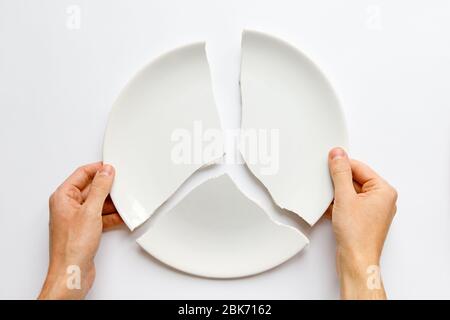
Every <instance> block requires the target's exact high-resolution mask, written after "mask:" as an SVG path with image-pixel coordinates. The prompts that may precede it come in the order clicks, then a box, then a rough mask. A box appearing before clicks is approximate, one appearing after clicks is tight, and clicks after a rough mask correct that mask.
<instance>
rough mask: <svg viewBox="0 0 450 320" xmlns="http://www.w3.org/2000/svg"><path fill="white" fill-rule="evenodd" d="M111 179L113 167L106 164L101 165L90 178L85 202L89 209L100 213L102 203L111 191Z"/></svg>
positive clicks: (112, 177)
mask: <svg viewBox="0 0 450 320" xmlns="http://www.w3.org/2000/svg"><path fill="white" fill-rule="evenodd" d="M113 180H114V168H113V167H112V166H111V165H108V164H105V165H103V167H102V168H101V169H100V170H99V171H98V172H97V173H96V175H95V177H94V179H93V180H92V183H91V187H90V189H89V193H88V195H87V198H86V202H85V204H86V207H87V208H88V209H89V211H91V212H98V213H100V214H101V213H102V209H103V204H104V202H105V199H106V197H107V196H108V194H109V192H110V191H111V187H112V183H113Z"/></svg>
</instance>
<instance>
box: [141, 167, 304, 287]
mask: <svg viewBox="0 0 450 320" xmlns="http://www.w3.org/2000/svg"><path fill="white" fill-rule="evenodd" d="M137 242H138V243H139V245H141V246H142V247H143V248H144V249H145V250H146V251H147V252H149V253H150V254H151V255H152V256H154V257H155V258H157V259H159V260H160V261H162V262H164V263H166V264H167V265H169V266H171V267H173V268H176V269H178V270H181V271H184V272H187V273H190V274H193V275H198V276H202V277H209V278H237V277H245V276H249V275H254V274H258V273H261V272H264V271H266V270H269V269H272V268H274V267H276V266H278V265H279V264H281V263H283V262H284V261H286V260H288V259H290V258H291V257H292V256H294V255H295V254H297V253H298V252H300V250H302V249H303V247H304V246H305V245H306V244H307V243H308V239H307V238H306V237H305V236H304V235H303V234H302V233H300V232H299V231H298V230H297V229H295V228H293V227H291V226H286V225H281V224H278V223H277V222H276V221H272V220H271V219H270V218H269V216H268V215H267V213H266V212H264V210H263V209H262V208H261V207H260V206H258V204H256V203H255V202H253V201H251V200H249V199H248V198H247V197H246V196H245V195H244V194H242V192H241V191H240V190H239V189H238V188H237V186H236V185H235V183H234V182H233V181H232V180H231V178H230V176H229V175H227V174H223V175H220V176H219V177H214V178H211V179H210V180H208V181H206V182H204V183H203V184H201V185H199V186H198V187H196V188H195V189H194V190H192V191H191V192H190V193H189V194H188V195H187V196H186V197H185V198H184V199H182V200H181V201H180V202H179V203H178V204H177V205H176V206H175V207H174V208H173V209H172V210H170V211H168V212H164V213H162V214H159V215H155V216H153V217H152V218H151V221H150V222H149V227H148V229H147V231H146V233H145V234H144V235H143V236H142V237H140V238H139V239H138V240H137Z"/></svg>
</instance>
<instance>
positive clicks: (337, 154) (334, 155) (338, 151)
mask: <svg viewBox="0 0 450 320" xmlns="http://www.w3.org/2000/svg"><path fill="white" fill-rule="evenodd" d="M345 157H347V153H346V152H345V150H344V149H342V148H334V149H332V150H331V151H330V159H331V160H337V159H342V158H345Z"/></svg>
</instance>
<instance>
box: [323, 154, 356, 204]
mask: <svg viewBox="0 0 450 320" xmlns="http://www.w3.org/2000/svg"><path fill="white" fill-rule="evenodd" d="M328 165H329V167H330V174H331V178H332V180H333V184H334V198H335V199H336V200H339V199H340V198H343V197H348V196H351V195H355V194H356V191H355V189H354V187H353V179H352V169H351V166H350V160H349V158H348V156H347V153H346V152H345V151H344V149H342V148H334V149H332V150H331V151H330V153H329V155H328Z"/></svg>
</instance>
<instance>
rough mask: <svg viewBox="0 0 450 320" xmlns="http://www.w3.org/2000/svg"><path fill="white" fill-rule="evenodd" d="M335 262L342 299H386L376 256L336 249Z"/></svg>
mask: <svg viewBox="0 0 450 320" xmlns="http://www.w3.org/2000/svg"><path fill="white" fill-rule="evenodd" d="M336 262H337V271H338V276H339V282H340V284H341V298H342V299H386V295H385V292H384V287H383V283H382V279H381V270H380V257H379V256H378V255H376V254H373V255H371V254H367V253H366V254H356V253H351V252H348V251H344V250H339V249H338V250H337V261H336Z"/></svg>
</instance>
